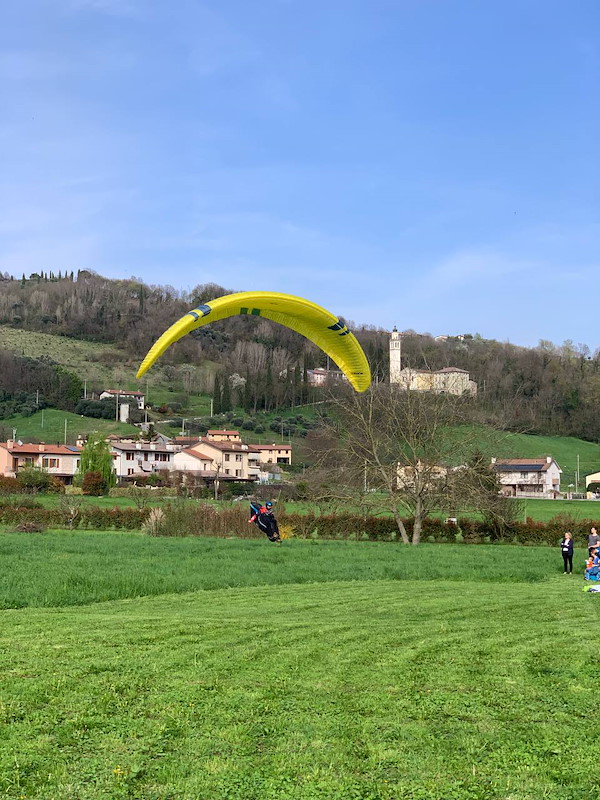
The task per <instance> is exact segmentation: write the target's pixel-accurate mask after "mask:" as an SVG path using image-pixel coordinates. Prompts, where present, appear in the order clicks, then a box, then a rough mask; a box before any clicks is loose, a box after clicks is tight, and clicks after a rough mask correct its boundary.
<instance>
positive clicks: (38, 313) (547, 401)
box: [0, 270, 600, 441]
mask: <svg viewBox="0 0 600 800" xmlns="http://www.w3.org/2000/svg"><path fill="white" fill-rule="evenodd" d="M0 278H1V280H0V324H5V325H12V326H14V327H18V328H24V329H26V330H35V331H44V332H48V333H54V334H61V335H64V336H71V337H75V338H78V339H83V340H86V339H87V340H91V341H99V342H106V343H107V344H108V343H110V344H112V345H118V347H119V348H120V349H122V350H125V351H126V352H127V354H128V357H130V358H132V359H139V358H141V357H142V356H143V355H145V353H146V352H147V350H148V349H149V348H150V346H151V345H152V343H153V342H154V341H155V339H156V338H157V336H158V335H160V333H162V332H163V331H164V330H166V328H168V327H169V326H170V325H171V324H172V323H173V322H174V321H175V320H177V319H178V318H179V317H181V316H182V315H183V314H185V313H186V311H188V310H189V309H190V308H193V307H194V306H196V305H200V304H202V303H205V302H207V301H209V300H211V299H214V298H215V297H219V296H222V295H224V294H228V293H229V290H228V289H226V288H225V287H223V286H220V285H218V284H215V283H206V284H201V285H198V286H196V287H194V288H193V289H192V290H191V291H179V290H177V289H175V288H173V287H172V286H155V285H151V286H149V285H147V284H145V283H144V282H143V281H142V280H140V279H138V278H130V279H127V280H109V279H107V278H104V277H102V276H100V275H97V274H96V273H94V272H92V271H90V270H78V271H77V272H76V273H74V272H65V271H62V272H61V271H60V270H59V271H58V272H55V271H54V270H49V271H46V270H42V271H40V272H39V273H34V274H33V275H30V276H29V277H28V278H26V277H25V276H22V277H21V278H20V279H19V278H15V277H13V276H10V275H8V274H7V273H4V275H2V276H0ZM348 324H349V326H350V327H351V328H352V330H353V331H354V333H355V334H356V336H357V338H358V339H359V341H360V342H361V344H362V345H363V347H364V349H365V352H366V354H367V357H368V359H369V363H370V365H371V370H372V373H373V379H374V382H375V383H383V382H386V381H387V380H388V378H389V356H388V352H389V351H388V344H389V334H388V333H387V331H385V330H382V329H381V328H378V327H376V326H373V325H355V324H353V323H352V322H349V323H348ZM402 361H403V365H404V366H410V367H412V368H414V369H430V370H437V369H442V368H443V367H448V366H455V367H459V368H461V369H465V370H467V371H468V372H469V373H470V374H471V378H472V379H473V380H475V381H476V382H477V384H478V397H477V403H478V405H479V407H480V409H481V411H482V412H483V413H485V414H487V415H488V417H489V420H490V422H492V423H493V424H500V425H501V426H502V427H503V428H506V429H509V430H515V431H528V432H531V433H539V434H550V435H564V436H577V437H579V438H582V439H587V440H590V441H600V417H599V415H598V413H597V401H598V397H599V394H600V351H598V350H596V351H595V352H591V351H590V349H589V347H587V345H583V344H579V345H575V344H574V343H573V342H571V341H566V342H564V343H563V344H562V345H554V344H552V343H551V342H548V341H540V343H539V344H538V346H537V347H533V348H527V347H518V346H516V345H513V344H509V343H507V342H497V341H494V340H489V339H484V338H483V337H481V336H479V335H477V334H475V335H471V334H465V335H464V336H460V337H448V338H446V339H444V340H439V339H435V338H434V337H432V336H430V335H428V334H418V333H415V332H414V331H407V332H405V333H404V334H403V336H402ZM214 363H217V364H218V365H219V371H218V383H217V386H216V387H214V386H213V384H212V374H213V371H211V372H210V375H211V377H210V381H208V385H207V380H206V373H204V374H203V375H202V376H201V375H200V370H201V368H202V365H203V364H214ZM163 364H165V365H166V366H165V369H164V374H165V376H166V378H167V380H169V374H170V373H169V370H171V371H172V380H173V381H175V380H177V381H179V380H181V381H182V382H183V385H184V389H185V390H186V391H187V392H188V393H190V392H193V391H209V392H212V394H213V399H214V404H215V406H216V407H220V408H221V409H222V410H223V411H227V410H229V407H230V406H231V407H233V406H240V407H243V408H244V409H245V410H246V411H248V412H250V411H258V410H267V411H268V410H272V409H275V408H280V407H286V406H287V407H290V406H291V407H294V406H296V405H302V404H303V403H306V402H311V401H312V400H314V399H316V397H317V396H318V392H315V391H314V390H312V389H311V388H310V386H309V382H308V370H310V369H313V368H316V367H324V366H326V357H325V355H324V354H323V353H322V352H321V351H319V350H318V349H317V348H315V347H314V346H313V345H312V344H311V343H310V342H307V340H306V339H303V338H302V337H301V336H299V335H298V334H296V333H294V332H293V331H290V330H289V329H287V328H284V327H282V326H279V325H276V324H274V323H272V322H270V321H269V320H265V319H261V318H260V317H252V316H243V317H232V318H230V319H227V320H222V321H219V322H215V323H213V324H211V325H209V326H207V327H205V328H200V329H198V330H197V331H194V332H192V334H190V335H189V336H186V337H184V339H182V340H181V341H179V342H178V343H177V344H176V345H174V346H173V347H171V348H169V350H168V351H167V352H166V353H165V355H164V356H163ZM332 366H334V365H332Z"/></svg>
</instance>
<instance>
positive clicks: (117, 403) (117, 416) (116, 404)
mask: <svg viewBox="0 0 600 800" xmlns="http://www.w3.org/2000/svg"><path fill="white" fill-rule="evenodd" d="M115 421H116V422H118V421H119V393H118V392H117V395H116V402H115Z"/></svg>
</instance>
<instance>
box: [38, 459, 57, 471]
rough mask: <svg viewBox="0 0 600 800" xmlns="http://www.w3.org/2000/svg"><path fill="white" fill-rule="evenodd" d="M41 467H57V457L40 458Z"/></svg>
mask: <svg viewBox="0 0 600 800" xmlns="http://www.w3.org/2000/svg"><path fill="white" fill-rule="evenodd" d="M42 467H43V468H44V469H58V467H59V462H58V458H42Z"/></svg>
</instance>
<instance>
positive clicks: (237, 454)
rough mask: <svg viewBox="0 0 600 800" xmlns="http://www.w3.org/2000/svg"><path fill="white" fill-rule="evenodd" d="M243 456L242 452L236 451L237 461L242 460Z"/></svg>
mask: <svg viewBox="0 0 600 800" xmlns="http://www.w3.org/2000/svg"><path fill="white" fill-rule="evenodd" d="M242 458H243V456H242V454H241V453H236V456H235V460H236V461H241V460H242Z"/></svg>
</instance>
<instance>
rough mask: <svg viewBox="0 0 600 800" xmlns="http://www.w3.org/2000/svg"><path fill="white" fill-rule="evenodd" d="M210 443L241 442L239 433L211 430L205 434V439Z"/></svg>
mask: <svg viewBox="0 0 600 800" xmlns="http://www.w3.org/2000/svg"><path fill="white" fill-rule="evenodd" d="M205 438H207V439H209V440H210V441H211V442H241V441H242V438H241V436H240V433H239V431H227V430H225V428H223V430H212V431H207V432H206V437H205Z"/></svg>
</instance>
